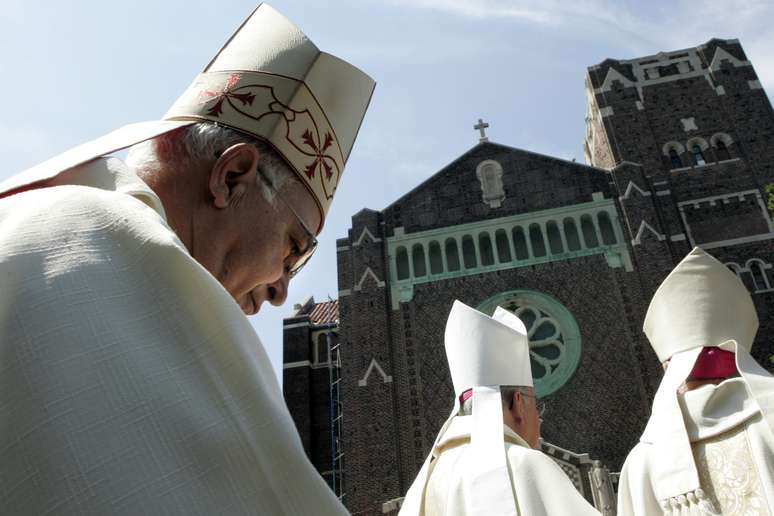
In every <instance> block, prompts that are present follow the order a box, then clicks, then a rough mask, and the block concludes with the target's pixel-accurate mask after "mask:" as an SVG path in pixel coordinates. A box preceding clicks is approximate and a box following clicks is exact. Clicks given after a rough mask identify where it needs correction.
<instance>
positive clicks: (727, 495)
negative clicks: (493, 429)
mask: <svg viewBox="0 0 774 516" xmlns="http://www.w3.org/2000/svg"><path fill="white" fill-rule="evenodd" d="M643 329H644V332H645V334H646V335H647V337H648V339H649V340H650V343H651V345H652V347H653V349H654V351H655V352H656V354H657V355H658V358H659V361H661V362H662V363H663V362H665V361H667V360H669V365H668V367H667V369H666V372H665V374H664V378H663V379H662V381H661V385H660V386H659V389H658V392H657V393H656V396H655V399H654V402H653V411H652V415H651V417H650V420H649V422H648V425H647V427H646V429H645V431H644V432H643V435H642V437H641V438H640V443H639V444H638V445H637V446H636V447H635V448H634V449H633V450H632V452H631V453H630V454H629V456H628V458H627V460H626V463H625V464H624V466H623V470H622V472H621V480H620V483H619V492H618V495H619V498H618V511H619V515H621V516H641V515H643V516H644V515H652V514H666V515H673V514H674V515H676V514H681V515H682V514H686V515H703V514H712V515H717V514H755V515H758V514H760V515H770V514H774V505H773V504H774V437H772V428H774V378H772V376H771V375H770V374H769V373H768V372H766V371H765V370H764V369H763V368H762V367H761V366H760V365H758V364H757V362H755V360H754V359H753V358H752V357H751V356H750V349H751V347H752V344H753V340H754V338H755V334H756V332H757V329H758V317H757V315H756V312H755V306H754V305H753V302H752V299H751V298H750V294H749V292H748V291H747V289H746V288H745V286H744V285H743V284H742V282H741V281H740V280H739V278H738V277H737V276H736V275H735V274H734V273H732V272H731V271H730V270H729V269H728V268H727V267H726V266H725V265H723V264H722V263H721V262H719V261H718V260H716V259H715V258H713V257H712V256H710V255H709V254H707V253H706V252H704V251H703V250H701V249H700V248H695V249H694V250H693V251H692V252H691V253H689V254H688V255H687V256H686V257H685V259H683V261H682V262H680V264H678V265H677V267H675V269H674V270H673V271H672V272H671V273H670V274H669V275H668V276H667V278H666V279H665V280H664V282H663V283H662V284H661V286H660V287H659V288H658V290H657V291H656V293H655V295H654V296H653V299H652V301H651V304H650V306H649V308H648V312H647V314H646V317H645V322H644V328H643ZM708 346H711V347H719V348H721V349H723V350H726V351H731V352H733V353H734V354H735V357H736V366H737V370H738V371H739V375H740V377H739V378H729V379H727V380H725V381H723V382H722V383H720V384H718V385H705V386H702V387H700V388H698V389H696V390H693V391H689V392H686V393H685V394H684V395H678V393H677V391H678V388H679V387H680V385H682V384H683V382H684V381H685V380H686V379H687V378H688V376H689V375H690V373H691V371H692V370H693V367H694V365H695V363H696V360H697V358H698V356H699V354H700V353H701V351H702V349H703V348H704V347H708ZM734 436H737V437H738V439H737V438H734ZM748 459H749V460H748ZM743 463H744V464H747V465H746V466H745V465H743ZM748 463H749V464H748ZM717 505H720V507H718V506H717Z"/></svg>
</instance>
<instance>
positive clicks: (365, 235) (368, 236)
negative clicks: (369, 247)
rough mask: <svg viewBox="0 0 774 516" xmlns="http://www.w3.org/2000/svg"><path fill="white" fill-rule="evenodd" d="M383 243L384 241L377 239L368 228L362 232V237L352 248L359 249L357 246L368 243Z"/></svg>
mask: <svg viewBox="0 0 774 516" xmlns="http://www.w3.org/2000/svg"><path fill="white" fill-rule="evenodd" d="M381 241H382V239H381V238H376V237H375V236H374V235H373V234H372V233H371V231H369V229H368V228H363V231H361V233H360V236H359V237H358V239H357V240H356V241H355V243H354V244H352V246H353V247H357V246H360V245H363V244H364V243H368V242H374V243H377V242H381Z"/></svg>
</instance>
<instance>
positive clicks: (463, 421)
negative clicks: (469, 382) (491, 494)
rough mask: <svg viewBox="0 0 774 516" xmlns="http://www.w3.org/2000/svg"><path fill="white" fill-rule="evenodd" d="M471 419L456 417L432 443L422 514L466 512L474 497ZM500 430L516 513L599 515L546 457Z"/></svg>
mask: <svg viewBox="0 0 774 516" xmlns="http://www.w3.org/2000/svg"><path fill="white" fill-rule="evenodd" d="M472 417H473V416H457V417H456V418H454V420H453V421H452V422H451V424H450V425H449V428H448V429H447V430H446V432H444V434H443V437H442V438H441V439H440V440H439V442H438V443H437V444H436V446H435V449H434V451H433V457H434V458H433V460H432V462H431V465H430V473H429V478H428V481H427V490H426V492H425V498H424V506H423V511H422V514H423V516H464V515H465V514H470V511H469V507H470V502H471V499H472V498H473V497H472V496H471V493H470V489H471V485H470V483H469V482H468V479H467V475H469V474H470V472H471V471H474V470H475V468H474V465H475V462H476V459H477V457H475V456H474V454H472V453H471V451H472V448H471V445H470V434H471V430H472ZM504 434H505V442H504V444H503V445H504V446H505V452H506V456H507V462H508V470H509V476H510V481H511V488H512V493H513V497H514V499H515V501H516V508H517V511H518V514H519V515H520V516H584V515H589V516H599V512H597V511H596V510H595V509H594V508H593V507H592V506H591V505H589V503H588V502H587V501H586V499H585V498H583V496H581V494H580V493H579V492H578V491H577V490H576V489H575V487H574V486H573V485H572V482H571V481H570V479H569V478H568V477H567V475H566V474H565V473H564V472H563V471H562V469H561V468H560V467H559V465H558V464H556V463H555V462H554V461H553V460H552V459H551V458H550V457H548V456H546V455H545V454H544V453H542V452H540V451H538V450H533V449H531V448H530V447H529V445H528V444H527V443H526V442H525V441H524V440H523V439H522V438H521V437H519V435H518V434H516V433H514V432H513V431H512V430H511V429H510V428H508V427H504ZM478 488H479V489H485V486H479V487H478ZM479 494H480V493H479ZM492 516H497V514H492Z"/></svg>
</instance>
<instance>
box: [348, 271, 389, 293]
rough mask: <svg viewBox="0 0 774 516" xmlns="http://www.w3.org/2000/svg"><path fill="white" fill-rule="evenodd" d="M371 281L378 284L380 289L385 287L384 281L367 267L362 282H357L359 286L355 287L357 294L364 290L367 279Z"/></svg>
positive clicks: (361, 277)
mask: <svg viewBox="0 0 774 516" xmlns="http://www.w3.org/2000/svg"><path fill="white" fill-rule="evenodd" d="M369 278H370V279H371V280H372V281H373V282H374V283H376V286H377V287H379V288H382V287H384V281H382V280H380V279H379V278H378V277H377V276H376V274H375V273H374V271H373V270H371V267H366V270H365V272H363V275H362V276H360V281H358V282H357V285H355V292H358V291H360V290H363V285H364V284H365V281H366V280H367V279H369Z"/></svg>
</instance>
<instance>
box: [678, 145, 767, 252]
mask: <svg viewBox="0 0 774 516" xmlns="http://www.w3.org/2000/svg"><path fill="white" fill-rule="evenodd" d="M728 161H730V160H728ZM748 195H754V196H755V199H756V200H757V201H758V206H760V208H761V216H762V217H763V219H764V220H765V221H766V224H767V225H768V228H769V232H768V233H761V234H759V235H753V236H747V237H740V238H732V239H729V240H718V241H716V242H707V243H702V244H701V246H702V248H704V249H713V248H715V247H725V246H729V245H739V244H746V243H749V242H758V241H761V240H769V239H771V238H774V224H772V220H771V217H769V212H768V209H767V208H766V204H765V203H764V202H763V196H762V195H761V192H760V191H759V190H743V191H740V192H732V193H727V194H721V195H712V196H710V197H701V198H698V199H691V200H690V201H682V202H678V203H677V209H678V210H679V212H680V218H681V219H682V221H683V226H684V227H685V229H686V232H687V234H688V240H689V241H690V243H691V245H692V246H695V245H696V241H695V240H694V238H693V235H692V234H691V227H690V225H689V224H688V220H687V218H686V216H685V207H686V206H688V205H690V206H693V207H694V208H699V205H701V204H702V203H708V204H709V205H710V206H715V205H716V204H717V203H718V201H720V202H723V203H726V204H727V203H728V202H729V201H730V199H733V198H737V199H738V200H739V201H744V199H745V198H746V197H747V196H748Z"/></svg>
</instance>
